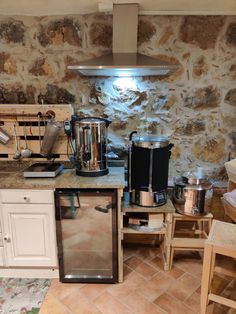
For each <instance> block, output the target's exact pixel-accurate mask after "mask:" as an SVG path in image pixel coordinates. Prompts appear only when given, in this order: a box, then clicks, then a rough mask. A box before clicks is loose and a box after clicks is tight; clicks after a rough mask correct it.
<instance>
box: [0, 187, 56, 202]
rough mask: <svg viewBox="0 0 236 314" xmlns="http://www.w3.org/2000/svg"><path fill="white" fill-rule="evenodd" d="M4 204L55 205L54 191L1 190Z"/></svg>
mask: <svg viewBox="0 0 236 314" xmlns="http://www.w3.org/2000/svg"><path fill="white" fill-rule="evenodd" d="M0 193H1V201H2V203H8V204H27V203H28V204H54V191H53V190H1V191H0Z"/></svg>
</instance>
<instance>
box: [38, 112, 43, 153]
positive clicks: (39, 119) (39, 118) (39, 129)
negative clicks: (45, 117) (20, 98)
mask: <svg viewBox="0 0 236 314" xmlns="http://www.w3.org/2000/svg"><path fill="white" fill-rule="evenodd" d="M40 122H41V117H40V113H38V132H39V152H40V151H41V140H42V137H41V128H40Z"/></svg>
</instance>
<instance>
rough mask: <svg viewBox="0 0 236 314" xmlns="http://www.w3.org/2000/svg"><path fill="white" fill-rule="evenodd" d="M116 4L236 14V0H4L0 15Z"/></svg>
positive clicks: (94, 9) (50, 12) (156, 10)
mask: <svg viewBox="0 0 236 314" xmlns="http://www.w3.org/2000/svg"><path fill="white" fill-rule="evenodd" d="M113 3H139V10H140V14H226V15H236V0H133V1H132V0H131V1H128V0H0V15H33V16H41V15H58V14H87V13H94V12H106V11H108V12H109V11H112V4H113Z"/></svg>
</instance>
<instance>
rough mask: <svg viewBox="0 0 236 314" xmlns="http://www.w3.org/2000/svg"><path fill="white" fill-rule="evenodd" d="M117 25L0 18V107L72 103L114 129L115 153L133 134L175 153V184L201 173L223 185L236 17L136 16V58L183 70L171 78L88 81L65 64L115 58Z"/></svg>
mask: <svg viewBox="0 0 236 314" xmlns="http://www.w3.org/2000/svg"><path fill="white" fill-rule="evenodd" d="M111 45H112V16H109V15H105V14H104V15H103V14H98V15H96V14H93V15H71V16H66V17H65V16H53V17H19V16H17V17H16V16H15V17H7V16H0V103H5V104H6V103H9V104H10V103H37V102H38V101H41V100H42V99H43V100H44V102H45V103H48V104H52V103H72V104H74V106H75V109H76V111H78V113H80V114H82V115H86V116H87V115H91V116H103V117H108V118H109V119H111V120H112V124H111V126H110V127H109V146H110V148H111V149H112V150H113V151H115V152H118V153H119V154H120V157H124V156H126V145H127V143H128V134H129V133H130V132H131V131H133V130H138V131H140V132H142V133H147V132H149V133H152V134H163V135H167V136H168V137H169V138H170V141H171V142H172V143H174V145H175V146H174V148H173V149H172V157H171V161H170V176H171V177H172V176H173V175H176V173H181V172H182V171H185V170H187V169H193V168H194V167H196V166H203V167H205V168H206V169H207V170H208V171H209V173H210V174H211V175H214V177H217V178H222V177H223V175H224V162H225V161H226V160H227V159H228V157H229V154H230V155H231V156H236V124H235V117H236V84H235V82H236V16H228V17H226V16H140V17H139V33H138V51H139V52H140V53H144V54H148V55H151V56H153V57H159V58H162V59H163V60H168V61H170V62H172V63H174V64H179V66H180V68H179V70H178V71H176V72H175V73H174V74H173V75H172V76H170V77H168V78H162V77H138V78H87V77H82V76H80V75H79V74H77V73H74V72H70V71H68V70H67V69H66V68H67V65H68V64H75V63H78V62H79V61H81V60H85V59H88V58H92V57H95V56H100V55H102V54H105V53H108V52H110V51H111Z"/></svg>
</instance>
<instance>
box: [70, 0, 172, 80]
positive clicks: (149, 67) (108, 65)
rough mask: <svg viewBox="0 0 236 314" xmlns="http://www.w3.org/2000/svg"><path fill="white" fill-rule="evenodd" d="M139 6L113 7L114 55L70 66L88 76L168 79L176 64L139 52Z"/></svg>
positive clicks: (121, 5)
mask: <svg viewBox="0 0 236 314" xmlns="http://www.w3.org/2000/svg"><path fill="white" fill-rule="evenodd" d="M137 34H138V4H136V3H135V4H133V3H132V4H113V47H112V52H113V53H112V54H108V55H104V56H102V57H98V58H94V59H90V60H86V61H82V62H80V64H78V65H69V66H68V69H70V70H76V71H79V72H80V73H81V74H83V75H86V76H159V75H161V76H167V75H170V74H172V73H173V72H174V71H175V70H176V69H177V68H178V66H177V65H173V64H170V63H168V62H165V61H162V60H159V59H156V58H152V57H149V56H146V55H143V54H139V53H137Z"/></svg>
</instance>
